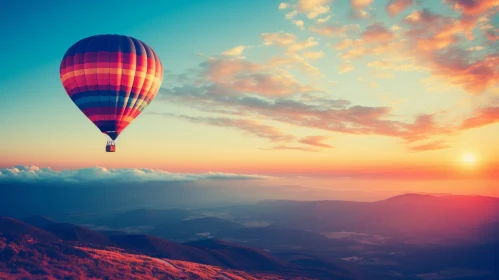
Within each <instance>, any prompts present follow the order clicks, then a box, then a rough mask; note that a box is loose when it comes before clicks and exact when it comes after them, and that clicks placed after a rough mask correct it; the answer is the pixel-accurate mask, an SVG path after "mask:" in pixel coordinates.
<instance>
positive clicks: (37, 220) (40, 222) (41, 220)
mask: <svg viewBox="0 0 499 280" xmlns="http://www.w3.org/2000/svg"><path fill="white" fill-rule="evenodd" d="M21 221H23V222H25V223H27V224H30V225H32V226H35V227H39V228H44V227H47V226H49V225H52V224H55V223H56V222H55V221H53V220H52V219H50V218H48V217H45V216H41V215H32V216H29V217H26V218H24V219H22V220H21Z"/></svg>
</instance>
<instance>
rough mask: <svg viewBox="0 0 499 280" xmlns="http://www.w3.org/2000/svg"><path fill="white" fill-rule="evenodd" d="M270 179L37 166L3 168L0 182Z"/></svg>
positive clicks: (265, 177)
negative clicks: (57, 168)
mask: <svg viewBox="0 0 499 280" xmlns="http://www.w3.org/2000/svg"><path fill="white" fill-rule="evenodd" d="M269 178H271V177H268V176H260V175H250V174H234V173H219V172H208V173H198V174H196V173H170V172H167V171H163V170H157V169H146V168H122V169H107V168H105V167H91V168H81V169H64V170H60V171H58V170H53V169H51V168H40V167H38V166H34V165H26V166H14V167H10V168H3V169H0V182H2V181H3V182H42V181H43V182H66V183H85V182H110V183H118V182H127V183H133V182H174V181H199V180H264V179H269Z"/></svg>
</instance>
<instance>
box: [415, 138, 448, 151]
mask: <svg viewBox="0 0 499 280" xmlns="http://www.w3.org/2000/svg"><path fill="white" fill-rule="evenodd" d="M447 148H450V146H449V145H448V144H446V143H445V142H442V141H433V142H429V143H425V144H420V145H415V146H412V147H410V148H409V150H411V151H414V152H424V151H434V150H442V149H447Z"/></svg>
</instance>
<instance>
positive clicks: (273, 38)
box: [260, 31, 296, 47]
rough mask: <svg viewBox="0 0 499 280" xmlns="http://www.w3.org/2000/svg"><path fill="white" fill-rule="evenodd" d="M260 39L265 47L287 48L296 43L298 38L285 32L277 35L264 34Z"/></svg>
mask: <svg viewBox="0 0 499 280" xmlns="http://www.w3.org/2000/svg"><path fill="white" fill-rule="evenodd" d="M260 37H261V38H262V40H263V44H264V45H278V46H281V47H282V46H287V45H291V44H293V43H294V42H296V36H295V35H294V34H291V33H286V32H283V31H280V32H277V33H262V34H261V35H260Z"/></svg>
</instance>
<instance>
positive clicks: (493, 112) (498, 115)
mask: <svg viewBox="0 0 499 280" xmlns="http://www.w3.org/2000/svg"><path fill="white" fill-rule="evenodd" d="M494 123H499V106H495V107H485V108H481V109H479V110H477V111H476V112H475V113H474V114H473V116H471V117H469V118H467V119H465V120H464V121H463V123H462V124H461V128H462V129H471V128H476V127H482V126H486V125H489V124H494Z"/></svg>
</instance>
